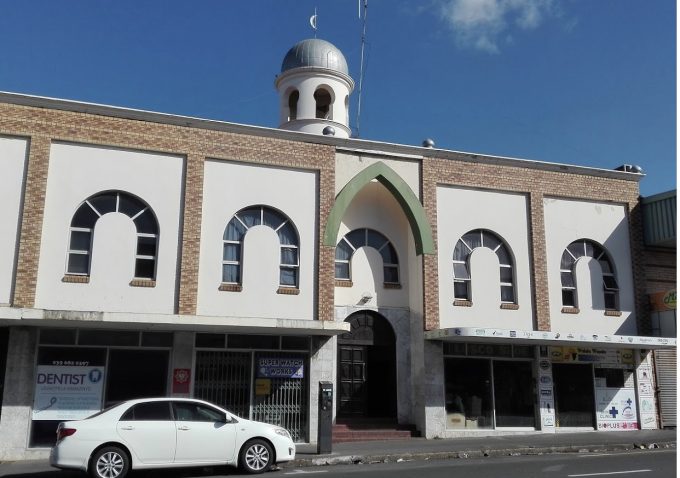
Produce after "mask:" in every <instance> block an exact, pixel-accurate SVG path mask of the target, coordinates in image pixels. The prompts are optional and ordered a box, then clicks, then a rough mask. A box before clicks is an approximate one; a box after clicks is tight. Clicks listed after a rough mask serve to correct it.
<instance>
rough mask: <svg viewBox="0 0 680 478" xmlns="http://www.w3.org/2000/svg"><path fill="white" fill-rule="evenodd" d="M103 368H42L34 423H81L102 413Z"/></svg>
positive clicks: (36, 388) (36, 383)
mask: <svg viewBox="0 0 680 478" xmlns="http://www.w3.org/2000/svg"><path fill="white" fill-rule="evenodd" d="M103 389H104V367H93V366H63V365H39V366H38V370H37V373H36V376H35V395H34V398H33V420H80V419H82V418H85V417H88V416H90V415H92V414H93V413H96V412H98V411H99V410H101V403H102V391H103Z"/></svg>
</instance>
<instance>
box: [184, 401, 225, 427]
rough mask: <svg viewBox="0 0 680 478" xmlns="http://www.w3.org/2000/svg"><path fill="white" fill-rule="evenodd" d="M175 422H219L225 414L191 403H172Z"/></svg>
mask: <svg viewBox="0 0 680 478" xmlns="http://www.w3.org/2000/svg"><path fill="white" fill-rule="evenodd" d="M173 407H174V410H175V420H177V421H180V422H220V421H224V419H225V414H224V413H222V412H220V411H219V410H215V409H214V408H211V407H208V406H205V405H201V404H199V403H191V402H173Z"/></svg>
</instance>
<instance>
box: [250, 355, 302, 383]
mask: <svg viewBox="0 0 680 478" xmlns="http://www.w3.org/2000/svg"><path fill="white" fill-rule="evenodd" d="M304 369H305V361H304V360H303V359H301V358H291V357H260V358H259V359H258V360H257V376H258V377H261V378H303V377H304Z"/></svg>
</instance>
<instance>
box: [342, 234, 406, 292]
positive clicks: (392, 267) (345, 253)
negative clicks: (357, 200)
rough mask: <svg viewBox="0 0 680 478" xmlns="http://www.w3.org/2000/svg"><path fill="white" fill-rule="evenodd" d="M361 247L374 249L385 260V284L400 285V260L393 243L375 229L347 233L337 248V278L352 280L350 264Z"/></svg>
mask: <svg viewBox="0 0 680 478" xmlns="http://www.w3.org/2000/svg"><path fill="white" fill-rule="evenodd" d="M361 247H372V248H373V249H375V250H376V251H378V252H379V253H380V255H381V256H382V259H383V278H384V279H383V280H384V282H385V284H394V285H396V284H399V258H398V257H397V251H396V250H395V248H394V246H393V245H392V243H391V242H390V241H389V239H387V237H385V236H384V235H382V234H381V233H379V232H378V231H374V230H373V229H355V230H353V231H351V232H349V233H347V234H346V235H345V236H344V237H343V238H342V239H340V242H338V244H337V246H336V247H335V278H336V279H337V280H341V281H350V280H352V276H351V268H350V262H351V260H352V256H353V255H354V253H355V252H356V251H357V249H359V248H361Z"/></svg>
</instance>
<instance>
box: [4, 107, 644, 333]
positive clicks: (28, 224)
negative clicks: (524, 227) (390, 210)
mask: <svg viewBox="0 0 680 478" xmlns="http://www.w3.org/2000/svg"><path fill="white" fill-rule="evenodd" d="M0 132H1V133H3V134H7V135H16V136H23V137H28V138H30V152H29V161H28V167H27V180H26V192H25V204H27V205H30V207H25V208H24V210H23V216H22V218H21V233H20V237H21V240H20V244H19V251H18V264H17V275H16V287H15V291H14V297H13V304H12V305H13V306H15V307H32V306H33V304H34V299H35V287H36V278H37V267H38V260H39V253H40V237H41V228H42V219H43V209H44V202H45V188H46V184H47V170H48V165H49V151H50V144H51V143H52V142H55V141H60V142H76V143H87V144H93V145H106V146H113V147H121V148H131V149H138V150H147V151H155V152H159V153H170V154H175V155H181V156H184V158H185V161H186V166H185V167H186V174H185V184H184V202H183V216H182V225H181V231H182V232H181V234H182V237H181V244H182V246H181V251H180V255H181V256H180V261H181V267H180V275H179V291H178V297H177V301H176V302H177V303H176V304H175V309H176V311H177V312H178V313H179V314H187V315H191V314H195V313H196V306H197V288H198V260H199V254H200V234H201V214H202V202H203V179H204V165H205V160H206V159H207V158H214V159H224V160H237V161H240V162H246V163H251V164H262V165H273V166H279V167H287V168H297V169H303V170H313V171H315V172H317V174H318V186H317V187H318V193H319V198H318V201H319V205H318V207H319V215H318V219H317V220H318V223H317V239H318V246H317V258H316V259H317V264H318V277H317V280H318V289H317V297H316V300H317V309H316V310H317V314H318V319H320V320H333V317H334V311H333V309H334V285H335V279H334V256H335V253H334V247H329V246H324V245H323V237H324V232H325V226H326V223H327V220H328V216H329V214H330V211H331V208H332V206H333V204H334V200H335V194H334V191H335V169H334V168H335V154H336V152H335V147H334V146H331V145H324V144H315V143H309V142H303V141H292V140H289V139H280V138H274V137H268V136H267V135H266V133H260V134H257V135H256V134H252V135H251V134H240V133H232V132H227V131H218V130H213V129H206V128H200V127H190V126H178V125H173V124H164V123H157V122H152V121H142V120H134V119H125V118H117V117H110V116H102V115H95V114H90V113H80V112H72V111H62V110H55V109H48V108H36V107H31V106H20V105H14V104H8V103H0ZM486 159H490V158H485V157H483V156H478V155H472V154H464V153H458V154H456V155H454V157H453V158H447V159H443V158H438V157H437V156H436V152H434V151H433V152H431V153H430V152H428V156H427V157H424V158H423V160H422V165H421V173H422V183H421V188H422V190H421V197H422V202H423V205H424V207H425V211H426V215H427V219H428V221H429V222H430V224H431V226H432V232H433V236H434V241H435V250H436V249H437V207H445V205H437V201H436V189H437V186H438V185H452V186H462V187H474V188H484V189H489V190H498V191H509V192H515V193H523V194H526V195H527V198H528V206H529V212H530V214H529V217H530V218H531V221H530V225H529V240H530V243H531V251H530V255H531V270H532V271H533V277H532V285H533V290H534V299H533V300H534V310H535V324H534V325H535V327H536V329H537V330H549V329H550V312H549V307H548V279H547V276H548V274H547V267H546V263H545V260H544V257H545V255H546V244H545V232H544V210H543V201H544V198H545V197H559V198H568V199H575V200H593V201H604V202H614V203H619V204H623V205H625V207H626V210H627V213H628V217H629V226H630V227H629V230H630V243H631V257H632V259H633V264H632V269H633V277H634V283H635V294H636V297H635V304H636V316H637V318H638V328H639V332H640V333H643V334H644V333H647V332H648V331H649V329H650V327H649V321H648V316H647V314H646V307H645V300H646V298H645V286H644V283H645V282H644V277H645V276H644V268H643V267H644V264H643V242H642V228H641V208H640V205H639V192H638V184H637V182H635V181H629V180H623V179H612V178H604V177H596V176H590V175H585V174H572V173H566V172H565V173H562V172H555V171H546V170H541V169H535V168H523V167H520V166H517V167H515V166H507V165H497V164H491V163H490V162H486ZM423 277H424V279H423V281H424V288H423V289H424V290H423V301H424V307H423V309H424V318H423V320H424V324H423V326H424V329H425V330H432V329H436V328H438V327H439V311H438V307H439V305H438V304H439V287H438V266H437V256H436V254H435V255H425V256H424V260H423Z"/></svg>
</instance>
